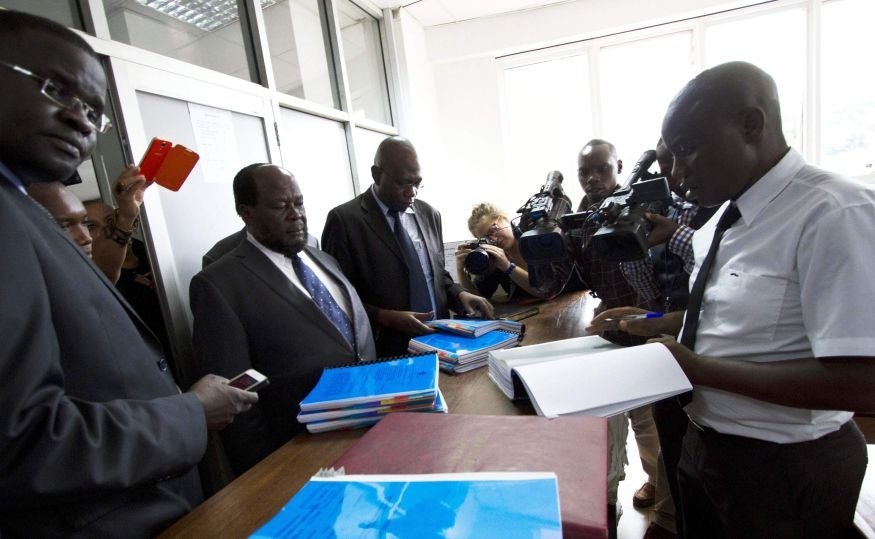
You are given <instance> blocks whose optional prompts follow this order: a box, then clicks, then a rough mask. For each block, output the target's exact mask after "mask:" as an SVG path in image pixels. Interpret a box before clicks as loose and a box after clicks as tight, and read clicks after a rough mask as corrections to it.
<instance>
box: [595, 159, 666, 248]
mask: <svg viewBox="0 0 875 539" xmlns="http://www.w3.org/2000/svg"><path fill="white" fill-rule="evenodd" d="M655 160H656V152H655V151H653V150H647V151H646V152H644V153H643V154H642V155H641V157H640V158H639V159H638V162H637V163H635V167H634V168H633V169H632V173H631V174H630V175H629V178H628V179H627V180H626V185H627V186H628V187H626V188H625V189H622V190H620V191H617V192H615V193H614V194H613V195H612V196H609V197H607V198H605V199H604V200H603V201H602V203H601V205H600V206H599V208H598V210H596V211H595V214H594V215H592V216H591V217H589V218H590V219H592V221H593V222H595V223H598V224H600V225H601V228H599V229H598V231H596V233H595V234H594V235H593V237H592V240H591V245H592V248H593V249H596V250H597V251H598V252H599V253H600V254H601V255H602V256H604V257H605V259H607V260H610V261H616V262H625V261H628V260H638V259H641V258H644V257H645V256H647V250H648V246H647V235H648V234H649V233H650V229H651V228H652V225H651V223H650V221H648V220H647V219H645V218H644V213H645V212H647V213H656V214H661V215H662V214H665V212H666V210H667V209H668V207H669V206H670V205H671V201H672V198H671V191H670V190H669V187H668V182H667V181H666V179H665V178H664V177H656V175H652V174H650V173H648V172H647V169H649V168H650V165H652V164H653V162H654V161H655Z"/></svg>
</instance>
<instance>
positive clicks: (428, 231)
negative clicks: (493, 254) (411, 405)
mask: <svg viewBox="0 0 875 539" xmlns="http://www.w3.org/2000/svg"><path fill="white" fill-rule="evenodd" d="M413 208H414V211H415V213H416V222H417V224H418V225H419V229H420V231H421V233H422V237H423V239H424V241H425V245H426V247H427V249H428V254H429V258H430V260H431V270H432V274H433V275H434V282H433V283H432V285H433V288H434V294H435V303H436V304H437V312H436V313H435V316H436V317H437V318H448V317H449V309H450V308H452V309H453V310H460V307H461V306H460V305H459V302H458V297H459V293H460V292H461V291H462V288H461V287H460V286H459V285H458V284H456V283H455V282H453V278H452V277H451V276H450V274H449V273H448V272H447V270H446V268H445V267H444V240H443V230H442V226H441V215H440V213H438V212H437V210H435V209H434V208H432V207H431V206H430V205H428V204H427V203H425V202H423V201H421V200H419V199H417V200H416V201H414V203H413ZM322 248H323V249H324V250H325V252H327V253H329V254H331V255H332V256H333V257H334V258H336V259H337V261H338V262H339V263H340V267H341V268H343V273H344V274H346V276H347V278H349V280H350V282H351V283H352V284H353V286H355V288H356V290H358V292H359V295H360V296H361V298H362V302H363V303H364V304H365V309H367V311H368V314H369V315H370V316H371V321H372V322H373V326H374V331H375V332H376V334H375V339H376V342H377V353H378V354H379V355H380V356H381V357H382V356H390V355H397V354H403V353H405V352H406V351H407V343H408V341H409V340H410V335H403V334H399V333H397V332H394V331H390V330H388V329H386V328H380V327H377V325H376V323H375V317H376V315H377V312H378V310H379V309H390V310H399V311H407V310H410V290H409V287H408V284H407V283H408V279H409V274H408V269H407V263H406V262H405V260H404V255H403V254H402V253H401V249H400V247H398V243H397V241H396V240H395V235H394V234H393V233H392V229H391V228H390V227H389V223H387V222H386V217H385V216H384V215H383V213H382V212H381V211H380V207H379V206H378V205H377V201H376V199H375V198H374V195H373V193H372V191H371V189H368V190H367V191H365V192H364V193H362V194H361V195H359V196H357V197H356V198H354V199H352V200H350V201H349V202H346V203H345V204H341V205H340V206H337V207H336V208H334V209H333V210H331V211H330V212H329V213H328V219H327V221H326V223H325V230H324V231H323V232H322Z"/></svg>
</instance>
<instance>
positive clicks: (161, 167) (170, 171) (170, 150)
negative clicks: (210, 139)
mask: <svg viewBox="0 0 875 539" xmlns="http://www.w3.org/2000/svg"><path fill="white" fill-rule="evenodd" d="M198 159H200V156H199V155H198V154H197V152H195V151H193V150H189V149H188V148H186V147H185V146H183V145H181V144H176V145H174V144H173V143H172V142H170V141H169V140H165V139H161V138H158V137H155V138H153V139H152V142H151V143H150V144H149V147H148V148H147V149H146V153H145V154H143V159H142V160H141V161H140V174H142V175H143V176H145V177H146V181H148V182H150V183H151V182H155V183H157V184H158V185H160V186H162V187H166V188H167V189H170V190H171V191H179V188H180V187H182V184H183V182H185V180H186V178H188V175H189V174H191V171H192V169H194V166H195V165H196V164H197V162H198Z"/></svg>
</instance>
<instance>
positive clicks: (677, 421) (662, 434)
mask: <svg viewBox="0 0 875 539" xmlns="http://www.w3.org/2000/svg"><path fill="white" fill-rule="evenodd" d="M679 398H680V397H679V396H678V397H671V398H668V399H663V400H661V401H659V402H655V403H654V404H653V406H652V410H653V422H654V423H655V424H656V432H657V434H658V436H659V452H660V454H661V455H662V462H663V464H664V465H665V479H666V481H667V482H668V489H669V492H670V493H671V498H672V500H673V501H674V505H675V507H676V509H675V526H676V527H677V535H678V537H686V536H685V535H684V521H683V515H682V514H681V501H680V500H681V498H680V487H679V486H678V462H680V460H681V449H682V447H683V441H684V434H686V432H687V425H689V424H690V420H689V418H688V417H687V414H686V412H684V409H683V407H682V405H681V402H680V400H679Z"/></svg>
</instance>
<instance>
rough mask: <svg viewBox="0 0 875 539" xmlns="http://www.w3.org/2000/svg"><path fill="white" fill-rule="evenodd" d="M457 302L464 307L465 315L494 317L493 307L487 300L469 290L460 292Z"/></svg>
mask: <svg viewBox="0 0 875 539" xmlns="http://www.w3.org/2000/svg"><path fill="white" fill-rule="evenodd" d="M459 302H460V303H461V304H462V307H464V308H465V316H480V317H483V318H489V319H492V318H495V309H494V308H493V307H492V304H491V303H489V300H487V299H486V298H484V297H482V296H478V295H476V294H472V293H470V292H461V293H460V294H459Z"/></svg>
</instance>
